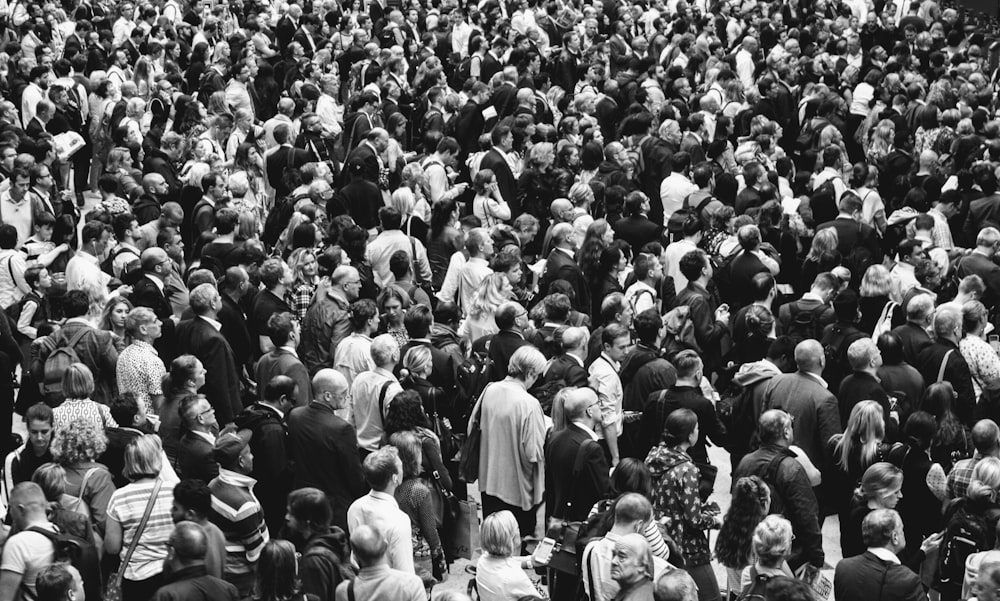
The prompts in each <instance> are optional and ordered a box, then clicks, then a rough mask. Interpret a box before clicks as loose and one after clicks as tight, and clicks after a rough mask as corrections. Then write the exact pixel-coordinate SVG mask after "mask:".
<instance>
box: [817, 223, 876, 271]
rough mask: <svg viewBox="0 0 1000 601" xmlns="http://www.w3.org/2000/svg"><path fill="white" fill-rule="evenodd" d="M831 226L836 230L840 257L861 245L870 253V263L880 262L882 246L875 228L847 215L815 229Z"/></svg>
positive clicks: (846, 255)
mask: <svg viewBox="0 0 1000 601" xmlns="http://www.w3.org/2000/svg"><path fill="white" fill-rule="evenodd" d="M828 227H832V228H833V229H835V230H837V240H838V242H837V251H838V252H839V253H840V256H842V257H848V256H850V254H851V251H852V250H853V249H854V248H855V247H857V246H861V247H863V248H865V249H867V250H868V252H870V253H871V261H872V262H871V263H869V264H870V265H873V264H875V263H881V262H882V247H881V246H880V245H879V240H878V233H876V232H875V228H873V227H872V226H870V225H868V224H865V223H858V222H857V221H854V220H853V219H850V218H848V217H837V218H836V219H834V220H833V221H827V222H826V223H823V224H821V225H820V226H819V227H817V228H816V231H817V232H818V231H819V230H824V229H826V228H828Z"/></svg>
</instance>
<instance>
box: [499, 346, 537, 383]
mask: <svg viewBox="0 0 1000 601" xmlns="http://www.w3.org/2000/svg"><path fill="white" fill-rule="evenodd" d="M545 362H546V360H545V355H543V354H542V352H541V351H540V350H538V349H536V348H535V347H533V346H530V345H527V346H522V347H521V348H519V349H517V350H516V351H514V354H513V355H511V357H510V361H509V362H508V364H507V375H509V376H511V377H514V378H520V379H527V378H528V377H529V376H537V375H539V374H541V373H542V372H543V371H544V370H545Z"/></svg>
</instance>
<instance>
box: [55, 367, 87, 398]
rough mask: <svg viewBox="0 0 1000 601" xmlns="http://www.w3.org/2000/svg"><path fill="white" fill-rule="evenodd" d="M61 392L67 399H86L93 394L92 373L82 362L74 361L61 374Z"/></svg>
mask: <svg viewBox="0 0 1000 601" xmlns="http://www.w3.org/2000/svg"><path fill="white" fill-rule="evenodd" d="M62 389H63V394H65V395H66V398H67V399H86V398H90V395H92V394H94V374H93V372H91V371H90V368H89V367H87V366H86V365H84V364H83V363H74V364H72V365H70V366H69V367H68V368H66V371H65V372H63V375H62Z"/></svg>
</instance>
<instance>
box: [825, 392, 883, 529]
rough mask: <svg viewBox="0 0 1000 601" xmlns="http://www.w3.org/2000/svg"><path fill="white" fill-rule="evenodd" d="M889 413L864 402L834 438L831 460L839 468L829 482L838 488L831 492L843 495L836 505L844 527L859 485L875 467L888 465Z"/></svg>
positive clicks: (852, 410)
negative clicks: (872, 466)
mask: <svg viewBox="0 0 1000 601" xmlns="http://www.w3.org/2000/svg"><path fill="white" fill-rule="evenodd" d="M884 439H885V409H884V408H883V407H882V405H880V404H879V403H877V402H876V401H861V402H860V403H858V404H857V405H855V406H854V407H853V408H852V409H851V414H850V417H849V418H848V420H847V426H846V427H845V428H844V433H843V434H837V435H835V436H833V437H831V438H830V441H829V443H828V450H829V453H830V460H831V462H832V463H833V464H834V465H835V466H836V469H835V470H829V475H828V476H826V478H829V479H832V480H833V481H834V482H835V483H836V484H835V485H834V486H831V488H830V490H836V491H839V492H838V493H836V494H835V495H834V496H835V498H834V499H833V505H834V507H835V508H836V509H837V511H838V513H839V514H840V516H841V522H842V523H843V522H844V521H845V520H846V519H847V517H848V511H849V509H850V501H851V494H852V492H853V490H854V486H855V483H857V482H858V481H860V480H861V476H862V475H863V474H864V473H865V470H866V469H868V467H869V466H871V465H872V464H874V463H878V462H880V461H884V460H885V459H886V458H887V457H888V455H889V451H890V450H891V445H889V444H888V443H884V442H883V440H884Z"/></svg>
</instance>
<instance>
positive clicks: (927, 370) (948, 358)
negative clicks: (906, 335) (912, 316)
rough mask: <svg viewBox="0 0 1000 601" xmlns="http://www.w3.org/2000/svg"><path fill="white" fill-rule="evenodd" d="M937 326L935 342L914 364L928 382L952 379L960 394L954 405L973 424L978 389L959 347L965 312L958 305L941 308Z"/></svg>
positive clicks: (936, 317)
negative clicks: (975, 387) (976, 390)
mask: <svg viewBox="0 0 1000 601" xmlns="http://www.w3.org/2000/svg"><path fill="white" fill-rule="evenodd" d="M911 304H912V301H911ZM933 327H934V338H935V340H934V342H933V343H932V344H930V345H927V346H925V347H924V349H923V350H922V351H920V353H919V354H918V355H917V361H916V363H914V364H913V365H914V367H916V368H917V369H918V370H920V374H921V375H922V376H923V377H924V382H928V383H934V382H951V385H952V386H953V387H954V389H955V394H956V395H957V397H956V399H955V402H954V403H953V404H952V408H953V410H954V411H955V414H956V415H957V416H958V419H959V421H961V422H962V423H963V424H965V425H966V426H969V427H971V426H972V424H973V410H974V409H975V407H976V392H975V390H974V389H973V387H972V373H971V372H970V371H969V364H968V363H966V361H965V357H963V356H962V353H961V352H960V351H959V350H958V341H959V340H961V339H962V312H961V311H958V310H957V309H955V308H954V307H942V308H940V309H938V310H937V312H936V313H935V314H934V324H933Z"/></svg>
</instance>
